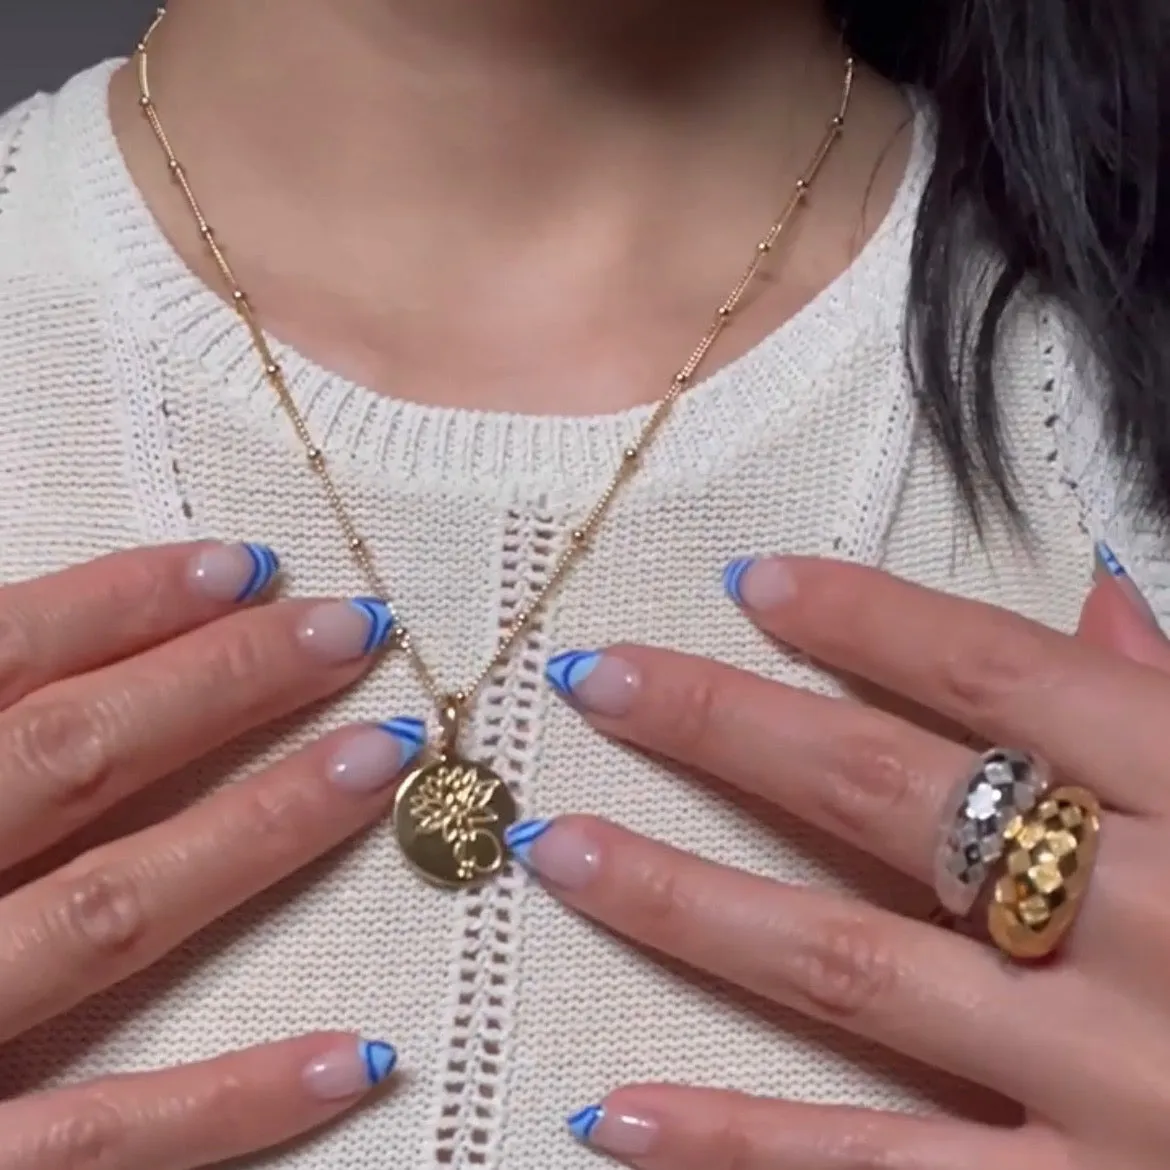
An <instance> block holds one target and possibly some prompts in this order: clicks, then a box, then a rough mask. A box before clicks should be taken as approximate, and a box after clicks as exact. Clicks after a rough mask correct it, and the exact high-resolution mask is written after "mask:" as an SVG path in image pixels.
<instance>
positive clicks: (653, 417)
mask: <svg viewBox="0 0 1170 1170" xmlns="http://www.w3.org/2000/svg"><path fill="white" fill-rule="evenodd" d="M165 15H166V10H165V9H163V8H160V9H159V10H158V12H157V13H156V15H155V18H154V20H153V22H152V23H151V26H150V28H149V29H148V30H147V32H146V34H145V35H144V36H143V38H142V40H141V41H140V42H139V44H138V47H137V52H136V58H137V65H138V87H139V105H140V106H141V108H142V112H143V113H144V114H145V115H146V119H147V121H148V122H149V123H150V126H151V129H152V130H153V131H154V135H155V138H157V139H158V144H159V146H160V147H161V148H162V150H163V152H164V153H165V155H166V160H167V167H168V169H169V171H170V173H171V175H172V177H173V178H174V180H175V182H176V183H177V185H178V187H179V190H180V191H182V193H183V196H184V198H185V199H186V202H187V206H188V207H189V208H190V211H191V214H192V216H193V217H194V219H195V223H196V225H197V227H198V229H199V235H200V236H201V237H202V239H203V242H204V243H205V244H206V245H207V250H208V252H209V253H210V255H211V258H212V259H213V260H214V261H215V265H216V267H217V268H218V269H219V272H220V275H221V276H222V277H223V280H224V283H225V284H226V286H227V289H228V291H229V293H230V295H231V300H232V305H233V306H234V307H235V310H236V312H237V313H238V314H239V316H240V319H241V320H242V321H243V323H244V325H245V326H246V327H247V329H248V332H249V334H250V335H251V338H252V345H253V347H254V348H255V350H256V354H257V356H258V357H259V359H260V361H261V363H262V365H263V367H264V376H265V378H266V379H267V381H268V384H269V385H270V386H271V388H272V390H273V391H274V392H275V394H276V396H277V398H278V399H279V400H280V405H281V406H282V407H283V408H284V412H285V414H286V415H287V416H288V420H289V422H290V423H291V424H292V427H293V430H294V431H295V432H296V434H297V436H298V438H299V439H300V440H301V443H302V444H303V445H304V448H305V454H306V456H307V457H308V461H309V466H310V467H311V468H312V469H313V471H314V472H316V474H317V477H318V478H319V479H320V481H321V484H322V486H323V487H324V489H325V495H326V496H327V498H328V500H329V504H330V507H331V508H332V509H333V514H334V516H335V517H336V519H337V523H338V524H339V526H340V528H341V531H342V533H343V534H344V536H345V540H346V543H347V545H348V547H349V552H350V555H351V556H352V557H353V560H354V563H355V564H356V566H357V568H358V570H359V572H360V573H361V574H362V576H363V577H364V578H365V580H366V583H367V585H368V587H369V590H370V592H371V593H372V594H373V595H375V596H377V597H379V598H381V599H382V600H383V601H384V602H386V604H387V605H389V604H390V599H389V590H388V589H387V587H386V583H385V581H384V580H383V579H382V575H381V573H379V571H378V567H377V565H376V564H375V563H374V559H373V556H372V554H371V552H370V546H369V544H368V543H367V541H366V540H365V539H364V538H363V536H362V535H361V533H360V532H358V530H357V527H356V526H355V525H354V522H353V518H352V516H351V515H350V512H349V509H348V508H347V507H346V505H345V501H344V500H343V499H342V496H341V493H340V492H339V491H338V488H337V484H336V482H335V481H334V479H333V476H332V475H331V473H330V471H329V468H328V466H327V464H326V460H325V454H324V452H323V451H322V450H321V448H320V447H319V446H317V444H316V443H315V442H314V440H313V436H312V434H311V433H310V431H309V428H308V425H307V423H306V422H305V418H304V415H302V414H301V411H300V408H299V407H298V406H297V404H296V401H295V400H294V399H293V396H292V394H291V393H290V392H289V388H288V385H287V383H286V382H285V378H284V372H283V370H282V369H281V366H280V363H279V362H278V361H277V360H276V357H275V355H274V354H273V353H272V349H271V348H270V346H269V344H268V341H267V339H266V338H265V336H264V333H263V330H262V329H261V327H260V325H259V324H258V323H257V320H256V316H255V313H254V311H253V309H252V305H251V302H250V301H249V299H248V296H247V294H246V293H245V292H244V290H243V289H242V288H241V287H240V283H239V281H238V280H237V279H236V276H235V273H234V272H233V271H232V268H231V265H230V264H229V263H228V261H227V257H226V256H225V255H224V253H223V250H222V248H221V247H220V245H219V242H218V241H217V239H216V236H215V232H214V231H213V230H212V228H211V225H210V224H209V223H208V222H207V219H206V217H205V216H204V214H203V211H202V210H201V208H200V206H199V201H198V200H197V199H196V198H195V194H194V192H193V190H192V189H191V184H190V182H189V181H188V178H187V172H186V171H185V170H184V168H183V165H182V164H181V163H180V162H179V160H178V158H176V157H175V152H174V150H173V149H172V147H171V143H170V140H169V139H168V137H167V134H166V131H165V130H164V129H163V125H162V122H161V121H160V120H159V115H158V111H157V109H156V108H155V105H154V102H153V100H152V99H151V96H150V83H149V77H148V72H147V46H148V44H149V41H150V38H151V36H152V34H153V33H154V32H155V30H156V29H157V28H158V26H159V24H160V23H161V21H162V19H163V17H164V16H165ZM853 73H854V64H853V58H852V57H849V58H847V59H846V62H845V81H844V85H843V88H842V92H841V103H840V106H839V108H838V110H837V113H836V114H835V115H834V116H833V118H832V119H831V121H830V122H829V128H828V130H827V131H826V132H825V136H824V138H823V139H822V140H821V144H820V146H819V147H818V148H817V150H816V153H815V154H814V155H813V158H812V161H811V163H810V164H809V166H808V168H807V170H806V171H805V172H804V174H803V175H802V176H801V177H800V178H799V179H798V180H797V182H796V186H795V189H794V190H793V192H792V195H791V196H790V197H789V200H788V202H787V203H786V204H785V206H784V209H783V210H782V211H781V213H780V215H779V216H778V217H777V218H776V219H775V220H774V221H773V223H772V226H771V227H770V228H769V229H768V231H767V233H766V234H765V235H764V237H763V239H761V240H760V242H759V243H758V244H757V245H756V249H755V252H754V254H753V255H752V259H751V263H750V264H748V266H747V268H746V269H745V270H744V273H743V275H742V276H741V277H740V278H739V280H738V281H737V282H736V284H735V287H734V288H733V289H732V290H731V292H730V294H729V295H728V296H727V298H726V299H725V300H724V301H723V303H722V304H721V305H720V306H719V309H718V312H716V314H715V317H714V319H713V320H712V322H711V324H710V325H709V326H708V327H707V331H706V332H705V333H704V334H703V337H702V340H700V342H699V344H698V345H696V346H695V348H694V350H693V351H692V353H691V355H690V357H688V358H687V360H686V362H684V363H683V366H682V368H681V369H680V370H679V371H678V373H677V374H675V376H674V377H673V378H672V379H671V381H670V387H669V389H668V390H667V391H666V393H665V394H664V395H663V396H662V398H661V399H660V400H659V401H658V402H657V404H656V405H655V406H654V409H653V410H652V411H651V413H650V417H649V418H648V419H647V420H646V423H645V425H644V426H643V427H642V430H641V432H640V433H639V434H638V436H637V437H636V438H635V439H634V441H633V442H632V443H631V444H630V446H629V447H627V448H626V450H625V451H624V452H623V456H622V460H621V463H620V465H619V467H618V469H617V471H616V472H615V473H614V475H613V478H612V479H611V480H610V482H609V484H608V486H607V487H606V488H605V490H604V491H603V492H602V493H601V496H600V498H599V499H598V501H597V502H596V504H594V505H593V508H592V509H591V510H590V512H589V513H588V515H587V516H586V517H585V518H584V520H583V521H582V522H581V523H580V524H579V525H578V526H577V528H575V529H574V530H573V532H572V535H571V538H570V541H569V543H568V545H567V546H566V547H565V549H564V551H563V552H562V553H561V555H560V556H559V557H558V558H557V560H556V562H555V564H554V565H553V568H552V571H551V573H550V575H549V577H548V579H547V580H546V582H545V583H544V585H543V586H542V587H541V588H540V589H539V590H538V591H537V593H536V595H535V596H534V597H533V598H532V599H531V600H530V601H529V602H528V603H527V604H526V605H524V606H523V607H522V608H521V610H520V612H519V613H518V614H516V616H515V617H514V618H513V619H512V620H511V622H510V623H509V624H508V625H507V626H506V627H505V629H504V630H503V631H502V632H501V634H500V639H499V644H498V646H497V649H496V653H495V654H494V655H493V657H492V659H491V660H490V661H489V662H488V663H487V665H486V666H484V668H483V669H482V670H481V671H480V672H479V674H478V675H476V677H475V679H474V680H473V681H472V682H471V683H470V684H469V685H468V686H466V687H465V688H464V689H463V690H460V691H456V692H454V693H449V692H447V691H445V690H444V689H443V688H442V687H440V686H439V684H438V682H437V681H436V679H435V677H434V674H433V673H432V672H431V669H430V667H428V666H427V664H426V662H425V661H424V660H423V658H422V656H421V655H420V653H419V651H418V649H417V647H416V646H415V642H414V639H413V637H412V636H411V634H410V632H409V630H408V629H407V628H406V627H405V626H403V625H402V624H398V625H396V627H395V634H394V639H395V644H396V645H397V647H398V648H399V649H401V650H403V651H404V652H405V653H406V654H407V655H408V656H409V658H410V661H411V663H412V665H413V667H414V669H415V671H416V673H417V675H418V678H419V680H420V682H421V683H422V685H423V687H424V688H425V689H426V691H427V693H428V694H429V695H430V696H431V698H432V699H433V700H434V702H435V705H436V707H437V708H438V710H439V712H440V713H441V714H443V715H444V722H445V723H450V722H451V721H452V718H453V717H456V716H457V715H458V714H459V713H460V712H461V711H462V710H463V709H464V707H465V706H466V704H467V703H468V702H469V701H470V700H471V699H472V698H473V697H474V695H475V694H476V693H477V692H478V691H479V689H480V687H482V686H483V684H484V682H485V681H486V680H487V679H488V678H489V677H490V676H491V675H492V673H493V672H494V671H495V670H496V669H497V668H498V667H499V666H501V665H502V664H503V663H504V662H506V661H507V659H508V658H509V656H510V655H511V653H512V651H513V650H514V649H515V646H516V643H517V642H518V641H519V639H520V638H521V636H522V635H523V634H524V633H525V632H526V631H527V629H528V628H529V626H530V625H531V624H532V622H533V621H534V620H535V618H536V617H537V615H538V614H539V613H540V611H541V609H542V608H543V607H544V605H545V603H546V602H547V601H548V599H549V597H550V596H551V594H552V593H553V592H554V590H556V589H557V588H558V587H559V586H560V585H561V583H562V582H563V581H564V579H565V577H567V576H568V574H569V572H570V571H571V570H572V568H573V566H574V565H575V564H576V562H577V560H578V558H579V557H580V556H581V554H582V553H583V552H584V551H585V549H586V548H587V547H588V544H589V541H590V538H591V537H592V536H593V535H594V533H595V532H596V531H597V529H598V528H599V527H600V525H601V523H602V521H603V520H604V519H605V517H606V515H607V514H608V512H609V509H610V505H611V504H612V503H613V500H614V497H615V496H616V495H617V493H618V491H619V490H620V488H621V486H622V484H623V483H625V481H626V480H627V479H628V478H629V477H630V476H631V475H632V474H633V471H634V469H635V467H636V466H637V464H638V461H639V459H640V458H641V456H642V455H643V453H644V452H645V450H646V448H647V447H648V446H649V444H650V443H651V441H652V440H653V438H654V436H655V435H656V434H657V432H658V431H659V429H660V428H661V427H662V424H663V423H664V422H665V421H666V419H667V416H668V415H669V414H670V412H671V410H672V409H673V407H674V404H675V403H676V402H677V401H678V399H679V397H680V396H681V395H682V394H683V393H684V392H685V391H686V390H687V389H688V388H689V387H690V386H691V385H692V384H693V382H694V379H695V375H696V373H697V372H698V370H699V367H700V366H701V365H702V364H703V361H704V359H705V358H706V357H707V354H708V353H709V352H710V350H711V347H712V346H713V345H714V344H715V342H716V341H717V340H718V339H719V336H720V334H722V332H723V330H724V329H725V328H726V327H727V324H728V322H729V321H730V320H731V318H732V316H733V314H734V313H735V311H736V310H737V309H738V308H739V305H740V302H741V301H742V300H743V298H744V296H745V294H746V293H747V291H748V289H749V287H750V286H751V284H752V282H753V281H754V280H755V277H756V275H757V273H758V272H759V271H760V268H761V267H762V265H763V263H764V260H765V258H766V257H767V255H768V253H770V252H771V251H772V249H773V248H774V247H775V245H776V241H777V240H778V239H779V238H780V235H781V233H782V232H783V231H784V229H785V227H786V226H787V225H788V221H789V220H790V219H791V218H792V215H793V214H794V213H795V211H796V209H797V208H798V207H799V206H800V205H801V203H802V202H803V201H804V199H805V196H806V195H807V194H808V191H809V188H810V187H811V186H812V183H813V181H814V180H815V179H816V176H817V174H818V172H819V171H820V169H821V167H822V165H823V164H824V161H825V159H826V158H827V157H828V156H829V152H830V151H831V150H832V148H833V144H834V143H835V142H836V141H837V139H838V138H839V137H840V136H841V131H842V130H843V128H844V126H845V116H846V114H847V113H848V110H849V99H850V96H851V94H852V91H853ZM453 730H454V728H453V726H452V731H453Z"/></svg>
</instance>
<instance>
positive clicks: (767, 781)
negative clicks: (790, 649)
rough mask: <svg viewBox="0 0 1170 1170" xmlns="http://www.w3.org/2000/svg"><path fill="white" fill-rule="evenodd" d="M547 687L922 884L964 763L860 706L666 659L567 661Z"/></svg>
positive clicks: (560, 660) (638, 654) (612, 730)
mask: <svg viewBox="0 0 1170 1170" xmlns="http://www.w3.org/2000/svg"><path fill="white" fill-rule="evenodd" d="M548 675H549V678H550V679H551V681H552V683H553V686H554V687H555V688H556V690H557V691H558V692H559V693H560V694H561V695H563V696H565V697H567V698H569V699H570V700H571V701H572V702H573V704H574V706H575V707H576V708H577V709H578V710H580V711H582V712H583V713H584V714H585V715H586V716H587V717H588V718H589V719H590V720H591V721H592V722H593V723H594V724H595V725H596V726H598V727H599V728H600V729H601V730H603V731H605V732H606V733H607V734H610V735H616V736H619V737H620V738H622V739H623V740H626V741H627V742H629V743H633V744H636V745H637V746H638V747H640V748H643V749H644V750H646V751H649V752H653V753H654V754H656V755H659V756H664V757H666V758H668V759H672V760H676V761H678V762H679V763H682V764H685V765H688V766H690V767H693V768H697V769H699V770H700V771H702V772H705V773H707V774H708V775H710V776H716V777H718V778H719V779H720V780H724V781H726V782H727V783H729V784H733V785H735V786H736V787H737V788H740V789H742V790H743V791H745V792H749V793H752V794H753V795H756V796H759V797H762V798H763V799H765V800H768V801H770V802H772V803H774V804H778V805H781V806H782V807H784V808H785V809H787V810H788V811H789V812H791V813H793V814H794V815H795V816H798V817H800V818H801V819H802V820H804V821H807V822H809V823H810V824H814V825H817V826H818V827H819V828H822V829H824V830H826V831H827V832H830V833H833V834H835V835H836V836H838V837H840V838H842V839H843V840H846V841H848V842H849V843H850V844H853V845H856V846H857V847H858V848H860V849H864V850H866V851H867V852H869V853H872V854H874V855H875V856H877V857H880V858H881V859H882V860H883V861H886V862H888V863H889V864H890V865H893V866H895V867H896V868H898V869H900V870H902V871H903V872H905V873H908V874H911V875H912V876H914V877H917V878H919V879H921V880H923V881H925V882H927V883H929V882H931V881H932V880H933V866H934V851H935V847H936V845H937V842H938V836H939V827H940V825H941V823H942V817H943V809H944V805H945V804H946V802H947V800H948V798H949V797H950V794H951V792H952V790H953V789H954V787H955V785H956V784H958V782H959V781H960V780H961V779H962V778H963V776H964V775H965V774H967V773H968V772H969V771H970V768H971V760H972V754H971V752H970V751H968V750H967V749H965V748H961V747H959V746H958V745H957V744H954V743H951V742H950V741H948V740H946V739H943V738H942V737H941V736H936V735H933V734H931V733H929V732H925V731H921V730H919V729H917V728H914V727H912V726H911V725H910V724H908V723H905V722H904V721H902V720H900V719H898V718H896V717H894V716H892V715H888V714H886V713H884V712H882V711H878V710H875V709H874V708H871V707H865V706H862V705H861V704H858V703H852V702H845V701H842V700H840V699H831V698H826V697H825V696H823V695H815V694H812V693H810V692H808V691H802V690H798V689H795V688H793V687H787V686H783V685H781V684H780V683H774V682H770V681H768V680H766V679H762V678H760V677H759V676H758V675H754V674H750V673H748V672H746V671H742V670H735V669H733V668H732V667H729V666H724V665H722V664H720V663H717V662H712V661H711V660H710V659H707V658H695V657H690V656H688V655H683V654H676V653H674V652H672V651H667V650H653V649H648V648H645V647H639V646H619V647H616V648H614V649H612V650H606V651H604V652H603V653H600V654H599V653H596V652H593V651H567V652H566V653H564V654H559V655H557V656H555V657H554V658H553V659H552V660H551V661H550V663H549V667H548Z"/></svg>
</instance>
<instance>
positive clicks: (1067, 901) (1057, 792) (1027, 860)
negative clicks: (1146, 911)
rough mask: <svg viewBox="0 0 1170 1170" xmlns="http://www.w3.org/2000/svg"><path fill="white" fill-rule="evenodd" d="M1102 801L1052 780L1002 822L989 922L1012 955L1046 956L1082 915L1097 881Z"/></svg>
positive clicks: (994, 936)
mask: <svg viewBox="0 0 1170 1170" xmlns="http://www.w3.org/2000/svg"><path fill="white" fill-rule="evenodd" d="M1100 836H1101V805H1100V802H1099V801H1098V800H1097V798H1096V797H1095V796H1094V795H1093V794H1092V793H1091V792H1090V791H1089V790H1088V789H1086V788H1072V787H1062V788H1054V789H1053V790H1052V791H1051V792H1049V793H1047V794H1046V795H1045V796H1044V798H1043V799H1042V800H1041V801H1040V802H1039V803H1038V804H1037V805H1036V806H1035V807H1034V808H1033V809H1031V810H1030V811H1028V812H1026V813H1021V814H1020V815H1019V816H1016V817H1015V818H1013V819H1012V821H1011V822H1010V824H1008V825H1007V827H1006V828H1005V829H1004V850H1003V854H1002V856H1001V857H1000V860H999V863H998V866H997V880H996V882H995V886H994V889H993V892H992V896H991V900H990V902H989V903H988V907H987V929H988V931H989V933H990V934H991V938H992V941H993V942H994V943H995V945H996V946H997V947H999V949H1000V950H1001V951H1002V952H1003V953H1004V954H1005V955H1007V957H1008V958H1010V959H1013V960H1015V961H1017V962H1033V961H1035V960H1037V959H1045V958H1048V956H1049V955H1051V954H1053V952H1054V951H1056V949H1057V948H1058V947H1059V946H1060V944H1061V942H1062V941H1063V939H1064V937H1065V936H1066V935H1067V934H1068V932H1069V930H1070V929H1071V928H1072V925H1073V923H1074V922H1076V919H1077V915H1078V914H1079V912H1080V908H1081V903H1082V901H1083V900H1084V896H1085V893H1086V892H1087V890H1088V888H1089V883H1090V882H1091V881H1092V877H1093V868H1094V866H1095V865H1096V862H1097V846H1098V842H1099V840H1100Z"/></svg>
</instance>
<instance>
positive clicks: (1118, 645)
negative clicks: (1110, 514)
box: [1077, 545, 1170, 674]
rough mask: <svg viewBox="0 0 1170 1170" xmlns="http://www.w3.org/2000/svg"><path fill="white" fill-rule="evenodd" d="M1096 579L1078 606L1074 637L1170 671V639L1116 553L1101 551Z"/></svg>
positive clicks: (1167, 671)
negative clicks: (1114, 555)
mask: <svg viewBox="0 0 1170 1170" xmlns="http://www.w3.org/2000/svg"><path fill="white" fill-rule="evenodd" d="M1102 548H1103V546H1101V545H1098V550H1099V551H1098V568H1097V570H1096V572H1095V574H1094V577H1095V583H1094V585H1093V588H1092V589H1091V590H1090V591H1089V595H1088V597H1087V598H1086V599H1085V604H1084V606H1083V607H1082V609H1081V618H1080V623H1079V624H1078V626H1077V637H1078V638H1079V639H1082V640H1084V641H1085V642H1088V643H1089V644H1090V645H1093V646H1099V647H1101V648H1102V649H1104V650H1112V651H1113V652H1114V653H1115V654H1121V655H1124V656H1125V657H1126V658H1129V659H1131V660H1132V661H1134V662H1143V663H1145V664H1146V665H1147V666H1153V667H1156V668H1157V669H1159V670H1162V671H1165V672H1166V673H1168V674H1170V641H1167V639H1166V637H1165V635H1164V634H1163V633H1162V631H1161V629H1160V627H1159V626H1158V623H1157V620H1156V619H1155V618H1154V615H1153V611H1152V610H1151V609H1150V607H1149V605H1148V604H1147V603H1146V601H1145V599H1144V598H1143V597H1142V596H1141V594H1140V593H1139V592H1138V590H1137V586H1136V585H1134V583H1133V580H1132V579H1131V578H1130V577H1129V576H1128V574H1126V572H1125V570H1124V569H1123V568H1122V567H1121V564H1120V562H1118V561H1117V559H1116V557H1113V556H1112V554H1111V553H1108V550H1105V551H1104V552H1102V551H1100V550H1101V549H1102Z"/></svg>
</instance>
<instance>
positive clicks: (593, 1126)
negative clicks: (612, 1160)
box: [566, 1105, 658, 1158]
mask: <svg viewBox="0 0 1170 1170" xmlns="http://www.w3.org/2000/svg"><path fill="white" fill-rule="evenodd" d="M566 1125H568V1127H569V1132H570V1133H571V1134H572V1135H573V1137H575V1138H576V1139H577V1140H578V1141H579V1142H583V1143H584V1144H585V1145H588V1146H592V1147H593V1148H594V1149H596V1150H601V1151H602V1153H605V1154H613V1155H614V1157H617V1158H642V1157H645V1156H646V1155H647V1154H649V1153H650V1152H651V1151H652V1150H653V1149H654V1143H655V1141H657V1139H658V1125H657V1124H656V1123H655V1122H653V1121H650V1120H649V1119H647V1118H645V1117H638V1116H637V1115H635V1114H632V1113H621V1112H614V1111H612V1110H610V1109H607V1108H606V1107H605V1106H604V1105H587V1106H586V1107H585V1108H584V1109H580V1110H578V1111H577V1112H576V1113H574V1114H573V1115H572V1116H571V1117H569V1118H568V1119H567V1121H566Z"/></svg>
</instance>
